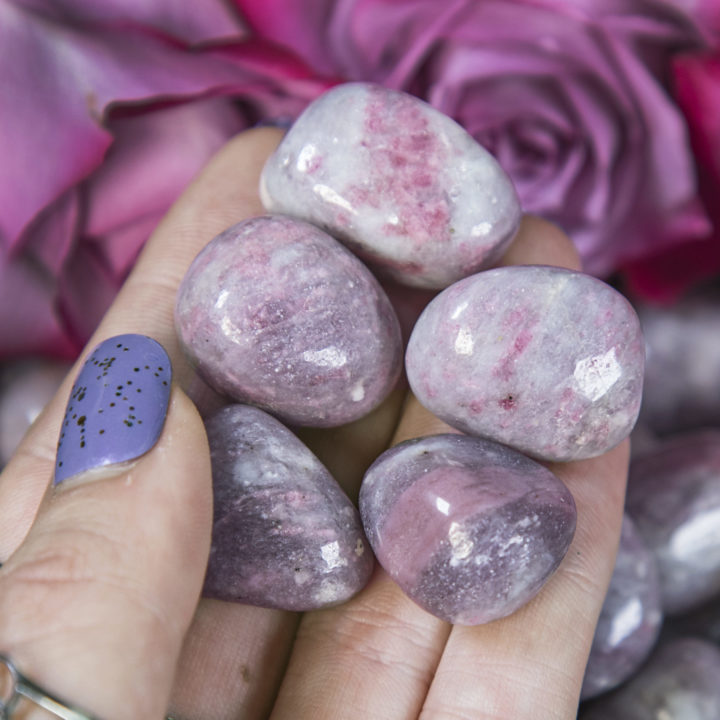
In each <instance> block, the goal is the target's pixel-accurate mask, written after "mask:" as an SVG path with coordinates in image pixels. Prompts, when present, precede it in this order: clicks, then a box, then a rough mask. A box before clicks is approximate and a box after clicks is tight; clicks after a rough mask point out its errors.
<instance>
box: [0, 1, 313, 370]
mask: <svg viewBox="0 0 720 720" xmlns="http://www.w3.org/2000/svg"><path fill="white" fill-rule="evenodd" d="M0 87H1V88H2V93H0V128H2V132H0V158H2V163H3V171H2V173H0V358H2V357H8V356H11V355H17V354H26V353H44V354H51V355H57V356H73V355H74V354H75V353H76V352H77V351H78V349H79V348H80V347H82V345H83V344H84V342H85V341H86V340H87V338H88V336H89V334H90V333H91V332H92V330H93V329H94V327H95V325H96V324H97V321H98V320H99V318H100V317H101V316H102V314H103V313H104V311H105V309H106V308H107V307H108V305H109V303H110V302H111V300H112V298H113V297H114V295H115V293H116V291H117V289H118V287H119V286H120V284H121V283H122V281H123V279H124V277H125V275H126V274H127V271H128V270H129V268H130V266H131V265H132V263H133V261H134V259H135V257H136V255H137V253H138V251H139V249H140V247H141V246H142V244H143V243H144V242H145V240H146V239H147V237H148V235H149V234H150V232H151V230H152V229H153V227H154V226H155V224H156V223H157V221H158V220H159V219H160V217H162V215H163V214H164V213H165V212H166V211H167V209H168V208H169V206H170V205H171V203H172V202H173V201H174V200H175V198H176V197H177V196H178V195H179V193H180V192H181V190H182V189H183V188H184V186H185V185H186V184H187V183H188V182H189V180H190V179H191V178H192V176H193V175H194V174H195V173H196V172H197V171H198V170H199V169H200V168H201V167H202V166H203V165H204V164H205V162H206V161H207V160H208V158H209V157H210V155H211V154H212V153H214V152H215V151H216V150H217V149H218V148H219V147H220V146H221V145H222V144H223V143H224V142H225V141H226V140H227V139H228V138H229V137H231V136H232V135H233V134H235V133H236V132H238V131H239V130H241V129H242V128H243V127H245V126H247V125H248V124H252V123H255V122H257V121H258V120H259V119H261V118H265V117H278V116H279V117H287V116H292V115H295V114H297V113H298V112H299V111H300V109H302V107H304V106H305V105H306V104H307V102H308V101H309V100H310V99H312V98H313V97H314V96H316V95H317V94H318V93H319V92H321V90H322V89H323V88H324V87H325V84H324V83H318V82H316V81H315V80H314V79H313V73H311V72H309V71H308V70H307V69H305V68H304V66H303V64H302V63H301V62H300V61H299V60H298V59H297V58H296V57H294V56H290V55H289V54H288V53H287V52H283V51H282V50H279V49H274V48H270V47H267V46H265V45H263V44H258V43H257V42H256V41H255V40H253V39H251V38H248V35H247V32H246V30H245V27H244V25H243V24H242V21H241V20H240V19H239V16H238V15H237V13H233V12H230V10H228V7H227V6H226V4H225V3H224V2H222V0H203V1H202V2H195V3H186V4H182V3H177V2H175V0H107V1H104V2H101V3H97V2H94V0H93V2H90V0H34V1H33V2H20V0H17V1H16V2H13V1H11V0H0ZM236 99H237V100H241V101H242V102H241V103H237V102H235V100H236Z"/></svg>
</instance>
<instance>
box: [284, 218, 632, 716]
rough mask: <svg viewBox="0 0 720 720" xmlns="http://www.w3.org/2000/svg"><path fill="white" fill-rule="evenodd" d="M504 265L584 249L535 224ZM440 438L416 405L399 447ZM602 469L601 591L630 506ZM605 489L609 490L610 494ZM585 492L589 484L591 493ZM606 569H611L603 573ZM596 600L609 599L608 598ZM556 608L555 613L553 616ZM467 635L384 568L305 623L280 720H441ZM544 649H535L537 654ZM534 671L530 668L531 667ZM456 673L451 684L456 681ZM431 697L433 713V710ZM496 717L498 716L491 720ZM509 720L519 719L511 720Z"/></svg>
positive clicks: (558, 261) (612, 465)
mask: <svg viewBox="0 0 720 720" xmlns="http://www.w3.org/2000/svg"><path fill="white" fill-rule="evenodd" d="M503 263H504V264H507V263H512V264H523V263H526V264H528V263H532V264H540V263H542V264H555V265H561V266H565V267H571V268H577V267H578V265H579V261H578V256H577V253H576V251H575V249H574V248H573V246H572V244H571V242H570V241H569V239H568V238H567V237H566V236H565V235H564V234H563V233H562V232H561V231H559V230H558V229H557V228H556V227H555V226H553V225H551V224H549V223H546V222H544V221H542V220H539V219H537V218H530V217H527V218H525V219H524V221H523V224H522V226H521V230H520V232H519V233H518V235H517V237H516V239H515V241H514V242H513V244H512V246H511V247H510V248H509V250H508V252H507V254H506V256H505V258H504V259H503ZM441 432H455V431H454V430H452V428H449V427H448V426H447V425H445V423H443V422H441V421H440V420H438V419H437V418H435V417H434V416H433V415H432V414H430V413H429V412H428V411H426V410H425V409H424V408H423V407H422V406H421V405H420V404H419V403H418V402H417V400H416V399H415V398H414V397H413V396H412V395H410V396H409V397H408V400H407V403H406V405H405V408H404V411H403V416H402V419H401V421H400V424H399V426H398V428H397V431H396V433H395V437H394V440H393V442H400V441H402V440H406V439H409V438H412V437H419V436H422V435H429V434H435V433H441ZM618 452H619V453H621V452H622V451H618ZM598 462H599V464H598V463H595V465H593V468H594V471H593V473H594V475H596V476H600V477H596V478H595V479H596V481H597V482H598V483H599V484H598V487H597V488H596V490H594V491H593V492H596V494H600V495H602V494H603V493H607V494H608V496H609V499H610V500H611V502H609V503H608V507H607V510H606V511H605V514H602V516H601V517H600V519H599V520H598V523H600V524H602V523H605V524H606V525H607V526H608V527H609V532H605V531H606V530H608V527H603V528H602V531H603V535H604V537H608V538H609V539H608V542H607V547H605V545H603V544H602V543H601V544H600V546H598V547H597V553H596V552H595V549H594V548H588V547H586V545H588V543H589V544H593V542H594V541H593V540H592V539H591V538H589V537H588V536H589V535H592V533H593V531H595V530H599V528H598V523H590V525H588V524H587V521H586V520H583V522H582V523H581V525H580V530H579V532H578V540H576V546H575V548H574V551H575V552H580V553H581V555H580V556H576V557H578V558H580V557H582V559H583V562H585V560H586V558H588V557H589V558H590V559H589V560H588V567H587V570H586V571H585V574H586V575H589V574H592V576H593V577H595V578H596V579H597V586H598V588H600V586H601V585H602V584H603V582H604V580H603V578H604V577H605V576H607V578H608V579H609V574H608V567H607V562H605V563H603V561H602V558H604V557H605V556H604V554H603V553H604V551H606V550H608V551H609V554H612V546H613V544H616V543H617V537H615V538H614V539H613V532H615V527H614V518H615V514H616V512H617V508H618V506H619V505H620V506H621V504H622V499H621V495H622V493H618V491H617V485H619V484H620V485H621V484H622V476H623V473H622V467H620V471H619V472H618V465H619V466H622V459H620V460H619V461H618V462H616V461H615V460H613V459H612V458H610V459H606V460H604V461H602V462H600V461H598ZM568 467H574V468H575V469H574V470H572V472H571V474H572V473H579V476H580V477H583V478H585V475H586V474H587V472H589V467H586V468H585V470H583V466H582V465H573V466H568ZM563 472H567V471H565V470H564V471H563ZM606 475H607V477H605V476H606ZM616 476H618V477H619V478H620V479H619V480H617V481H615V480H614V478H615V477H616ZM586 479H587V478H586ZM603 482H605V483H609V484H610V486H608V487H605V489H604V490H603V489H602V487H603V485H602V483H603ZM576 484H578V486H580V484H581V483H580V482H579V481H577V482H576ZM586 484H587V483H582V485H583V487H585V485H586ZM581 490H582V488H581ZM591 494H592V493H591ZM618 496H619V497H618ZM594 499H597V498H593V499H588V502H586V501H585V499H584V496H583V495H582V492H581V501H580V505H581V506H582V508H585V506H586V505H587V504H590V505H592V504H593V500H594ZM604 499H605V500H608V498H604ZM593 512H595V511H593ZM618 517H619V516H618ZM617 532H619V526H618V530H617ZM578 542H579V545H578ZM571 552H572V551H571ZM577 562H578V563H579V562H580V560H578V561H577ZM576 564H577V563H576ZM581 564H582V563H581ZM610 565H611V562H610ZM598 566H602V568H601V570H598ZM573 572H574V570H573V569H571V570H570V571H569V574H568V577H573ZM596 572H597V574H595V573H596ZM568 582H571V581H569V580H568ZM543 592H545V591H543ZM558 592H562V590H560V591H558ZM597 592H598V594H599V595H601V594H602V591H601V589H598V591H597ZM553 597H555V595H553ZM593 597H594V596H593ZM553 602H554V601H553ZM553 602H551V605H552V607H553V608H554V604H553ZM581 604H582V603H581ZM589 608H590V609H589V610H588V611H587V615H588V617H589V618H590V619H591V620H592V614H593V612H599V606H598V605H597V603H594V604H590V606H589ZM499 622H500V623H502V622H504V621H499ZM493 626H498V623H492V624H491V625H489V626H487V627H488V628H492V627H493ZM459 629H460V628H452V629H451V628H450V626H449V625H448V624H446V623H444V622H442V621H440V620H438V619H437V618H435V617H433V616H431V615H429V614H428V613H426V612H424V611H423V610H421V609H420V608H419V607H418V606H416V605H415V604H414V603H412V602H411V601H410V600H409V599H408V598H406V597H405V595H404V594H403V593H402V592H401V591H400V590H399V588H398V587H397V586H396V585H395V584H394V583H393V582H392V581H391V580H390V579H389V577H388V576H387V575H386V574H385V573H384V572H383V570H382V569H380V568H378V569H377V570H376V573H375V575H374V576H373V579H372V581H371V583H370V584H369V585H368V587H367V588H366V589H365V590H364V591H363V592H362V593H360V595H358V596H357V597H356V598H354V599H353V600H351V601H350V602H349V603H346V604H345V605H343V606H341V607H338V608H331V609H329V610H324V611H321V612H316V613H312V614H310V615H307V616H305V617H304V618H303V619H302V621H301V624H300V627H299V630H298V636H297V639H296V643H295V646H294V648H293V654H292V657H291V661H290V665H289V669H288V673H287V675H286V677H285V680H284V682H283V685H282V687H281V692H280V695H279V698H278V701H277V703H276V706H275V708H274V712H273V716H272V717H273V720H275V719H277V720H284V718H290V717H293V718H304V717H307V718H319V719H320V718H354V717H358V718H360V717H373V718H379V719H382V718H388V719H391V718H392V720H397V719H399V718H416V717H417V716H418V715H420V713H421V712H425V713H429V714H427V717H435V715H434V714H433V713H437V716H438V717H442V716H443V714H442V712H441V708H442V707H443V703H445V705H446V706H447V707H448V708H449V707H451V704H452V702H453V701H454V698H452V697H448V696H447V691H448V689H449V686H448V685H447V684H446V685H445V686H443V685H441V684H439V683H440V682H443V681H441V680H439V677H440V674H442V675H445V671H446V670H447V669H448V668H450V669H452V668H454V667H455V666H456V664H457V661H458V658H459V649H457V648H458V644H457V639H456V637H455V636H456V633H457V631H458V630H459ZM471 630H472V629H471ZM514 632H516V633H521V634H525V635H527V634H528V633H529V634H530V635H531V636H532V628H530V629H528V627H527V626H526V625H519V626H518V627H517V629H516V630H515V631H514ZM460 637H462V636H460ZM590 637H591V635H590ZM456 649H457V651H456ZM540 649H541V648H540V647H538V648H536V650H537V651H539V650H540ZM495 651H497V652H498V657H499V658H500V659H502V652H501V651H502V647H499V646H498V643H497V642H494V644H492V645H490V646H489V649H488V656H490V655H492V653H493V652H495ZM575 659H577V658H576V657H574V656H573V657H569V658H567V663H568V664H569V663H571V661H574V660H575ZM464 660H465V662H466V666H465V672H464V678H465V681H466V682H469V683H470V685H476V684H477V682H476V680H475V679H472V681H471V682H470V678H471V676H472V675H473V672H472V669H473V663H470V662H469V658H468V657H467V656H466V657H465V658H464ZM467 663H469V664H467ZM578 664H579V670H578V671H579V672H580V673H582V665H583V663H582V661H580V662H579V663H578ZM528 665H531V662H530V660H528ZM436 672H437V673H438V675H437V676H436ZM448 673H449V674H451V673H450V671H448ZM445 679H447V676H445ZM321 689H322V691H321ZM578 691H579V686H578ZM426 696H427V698H428V704H427V706H426V708H427V709H426V710H424V709H423V704H424V701H425V698H426ZM473 701H474V698H473ZM483 707H485V706H483V705H482V704H478V706H477V708H472V707H471V706H470V705H468V706H467V707H465V708H464V709H463V711H462V712H461V713H460V714H459V715H458V717H473V718H475V717H484V715H482V714H481V712H479V711H478V708H483ZM447 716H450V714H449V713H448V714H447ZM488 717H492V715H491V714H488ZM497 717H501V716H500V715H498V716H497ZM504 717H515V716H514V715H513V714H512V713H511V714H509V715H506V716H504ZM558 717H559V716H558Z"/></svg>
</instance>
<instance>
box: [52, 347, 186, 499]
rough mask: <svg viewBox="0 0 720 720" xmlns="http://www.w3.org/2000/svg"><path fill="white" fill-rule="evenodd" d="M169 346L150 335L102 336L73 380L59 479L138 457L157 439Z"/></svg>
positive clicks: (169, 372)
mask: <svg viewBox="0 0 720 720" xmlns="http://www.w3.org/2000/svg"><path fill="white" fill-rule="evenodd" d="M171 377H172V368H171V366H170V358H169V357H168V355H167V353H166V352H165V349H164V348H163V347H162V345H160V344H159V343H158V342H156V341H155V340H152V339H151V338H149V337H146V336H145V335H116V336H115V337H112V338H109V339H108V340H105V341H103V342H101V343H100V344H99V345H98V346H97V347H96V348H95V350H93V352H92V353H91V354H90V357H89V358H88V359H87V360H86V361H85V364H84V365H83V368H82V370H81V371H80V374H79V375H78V377H77V380H76V381H75V384H74V385H73V389H72V392H71V394H70V400H69V401H68V406H67V410H66V411H65V417H64V419H63V423H62V428H61V430H60V439H59V441H58V451H57V460H56V463H55V484H56V485H57V484H58V483H61V482H62V481H63V480H66V479H67V478H69V477H72V476H74V475H77V474H78V473H82V472H86V471H88V470H92V469H94V468H101V467H105V466H106V465H113V464H115V463H120V462H127V461H129V460H134V459H135V458H138V457H140V456H141V455H143V454H144V453H146V452H147V451H148V450H150V448H152V447H153V445H155V443H156V442H157V440H158V438H159V437H160V433H161V432H162V428H163V425H164V423H165V416H166V414H167V408H168V401H169V398H170V379H171Z"/></svg>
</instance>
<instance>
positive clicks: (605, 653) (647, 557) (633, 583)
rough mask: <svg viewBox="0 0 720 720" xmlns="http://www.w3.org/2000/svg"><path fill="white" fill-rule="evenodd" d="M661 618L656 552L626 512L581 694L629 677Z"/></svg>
mask: <svg viewBox="0 0 720 720" xmlns="http://www.w3.org/2000/svg"><path fill="white" fill-rule="evenodd" d="M661 622H662V610H661V608H660V585H659V581H658V571H657V565H656V561H655V556H654V555H653V554H652V553H651V552H650V551H649V550H648V548H647V547H646V546H645V543H644V542H643V540H642V538H641V537H640V535H639V534H638V531H637V530H636V529H635V525H634V523H633V521H632V520H631V519H630V518H629V517H628V515H625V516H624V517H623V524H622V534H621V536H620V546H619V548H618V553H617V557H616V559H615V569H614V570H613V574H612V578H611V580H610V586H609V587H608V591H607V595H606V596H605V602H604V603H603V607H602V611H601V612H600V619H599V620H598V624H597V628H596V630H595V637H594V638H593V644H592V648H591V650H590V658H589V659H588V664H587V667H586V668H585V678H584V679H583V686H582V693H581V698H582V699H586V698H590V697H594V696H595V695H599V694H600V693H603V692H606V691H608V690H611V689H612V688H614V687H616V686H617V685H619V684H620V683H621V682H623V681H624V680H626V679H627V678H629V677H630V676H631V675H632V674H633V673H634V672H635V671H636V670H637V669H638V668H639V667H640V665H641V664H642V663H643V662H644V661H645V658H646V657H647V656H648V655H649V654H650V651H651V650H652V648H653V646H654V645H655V642H656V641H657V638H658V634H659V632H660V624H661Z"/></svg>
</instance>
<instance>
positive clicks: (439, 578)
mask: <svg viewBox="0 0 720 720" xmlns="http://www.w3.org/2000/svg"><path fill="white" fill-rule="evenodd" d="M360 514H361V516H362V520H363V525H364V527H365V533H366V534H367V538H368V540H369V541H370V544H371V545H372V548H373V550H374V551H375V556H376V557H377V559H378V562H379V563H380V564H381V565H382V566H383V567H384V568H385V570H386V571H387V573H388V574H389V575H390V577H392V578H393V580H395V582H396V583H397V584H398V585H399V586H400V587H401V588H402V590H403V591H404V592H405V593H406V594H407V595H408V596H409V597H410V598H411V599H412V600H414V601H415V602H416V603H417V604H418V605H420V606H421V607H422V608H424V609H425V610H427V611H428V612H430V613H432V614H433V615H435V616H437V617H439V618H441V619H442V620H447V621H448V622H451V623H457V624H460V625H479V624H481V623H486V622H490V621H491V620H496V619H498V618H501V617H504V616H505V615H509V614H510V613H512V612H514V611H515V610H517V609H518V608H519V607H521V606H522V605H524V604H525V603H526V602H528V600H530V599H531V598H532V597H533V596H534V595H536V594H537V593H538V591H539V590H540V588H541V587H542V586H543V584H544V583H545V582H546V581H547V580H548V578H549V577H550V575H551V574H552V573H553V572H554V570H555V569H556V568H557V566H558V565H559V564H560V561H561V560H562V559H563V557H564V556H565V553H566V552H567V549H568V547H569V545H570V542H571V540H572V538H573V534H574V532H575V520H576V510H575V503H574V501H573V498H572V495H571V494H570V491H569V490H568V489H567V488H566V487H565V486H564V485H563V484H562V482H560V480H558V478H557V477H555V475H553V474H552V473H551V472H550V471H549V470H547V469H546V468H544V467H543V466H542V465H540V464H538V463H536V462H534V461H533V460H530V459H529V458H526V457H525V456H524V455H521V454H520V453H518V452H515V451H514V450H511V449H510V448H507V447H504V446H502V445H498V444H496V443H493V442H490V441H488V440H481V439H479V438H472V437H467V436H465V435H449V434H448V435H434V436H431V437H424V438H419V439H417V440H409V441H407V442H404V443H400V444H399V445H396V446H395V447H393V448H391V449H390V450H387V451H386V452H385V453H383V454H382V455H381V456H380V457H379V458H378V459H377V460H376V461H375V462H374V463H373V464H372V465H371V466H370V469H369V470H368V471H367V473H366V475H365V477H364V479H363V483H362V486H361V488H360Z"/></svg>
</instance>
